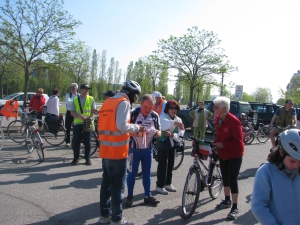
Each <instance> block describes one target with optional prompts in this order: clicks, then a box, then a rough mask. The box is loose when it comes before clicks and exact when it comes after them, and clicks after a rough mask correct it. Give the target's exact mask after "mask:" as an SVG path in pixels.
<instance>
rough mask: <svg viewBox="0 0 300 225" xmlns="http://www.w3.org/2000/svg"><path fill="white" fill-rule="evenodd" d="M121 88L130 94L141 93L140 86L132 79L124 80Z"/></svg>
mask: <svg viewBox="0 0 300 225" xmlns="http://www.w3.org/2000/svg"><path fill="white" fill-rule="evenodd" d="M122 90H127V91H129V92H130V93H132V94H137V95H140V94H141V86H140V85H139V84H138V83H137V82H136V81H133V80H127V81H125V82H124V84H123V85H122Z"/></svg>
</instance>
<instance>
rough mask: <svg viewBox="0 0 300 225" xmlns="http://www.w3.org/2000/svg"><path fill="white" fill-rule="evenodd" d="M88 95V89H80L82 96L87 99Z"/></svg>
mask: <svg viewBox="0 0 300 225" xmlns="http://www.w3.org/2000/svg"><path fill="white" fill-rule="evenodd" d="M87 94H88V90H87V89H80V95H81V96H82V97H85V96H86V95H87Z"/></svg>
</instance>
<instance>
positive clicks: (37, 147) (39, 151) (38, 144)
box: [34, 137, 45, 162]
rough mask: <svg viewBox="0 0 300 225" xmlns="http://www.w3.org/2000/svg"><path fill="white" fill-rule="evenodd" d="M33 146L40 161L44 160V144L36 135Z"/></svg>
mask: <svg viewBox="0 0 300 225" xmlns="http://www.w3.org/2000/svg"><path fill="white" fill-rule="evenodd" d="M34 146H35V150H36V152H37V155H38V157H39V160H40V162H44V159H45V155H44V145H43V143H41V141H40V140H39V138H38V137H36V138H35V139H34Z"/></svg>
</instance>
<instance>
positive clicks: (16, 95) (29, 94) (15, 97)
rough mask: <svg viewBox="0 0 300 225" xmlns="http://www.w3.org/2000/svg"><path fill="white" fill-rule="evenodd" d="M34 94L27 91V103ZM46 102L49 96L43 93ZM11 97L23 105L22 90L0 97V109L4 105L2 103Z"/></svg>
mask: <svg viewBox="0 0 300 225" xmlns="http://www.w3.org/2000/svg"><path fill="white" fill-rule="evenodd" d="M33 95H35V92H27V96H28V103H29V101H30V99H31V98H32V96H33ZM43 95H44V97H45V99H46V102H47V101H48V99H49V96H48V95H47V94H43ZM12 99H16V100H17V101H18V104H19V106H22V105H23V102H24V92H18V93H14V94H11V95H8V96H6V97H5V98H3V99H0V110H1V109H2V107H3V106H4V104H5V103H6V102H7V101H8V100H12Z"/></svg>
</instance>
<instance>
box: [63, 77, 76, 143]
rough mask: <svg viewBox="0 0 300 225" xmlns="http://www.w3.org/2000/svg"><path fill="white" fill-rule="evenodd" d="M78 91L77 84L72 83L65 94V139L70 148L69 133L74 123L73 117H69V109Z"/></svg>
mask: <svg viewBox="0 0 300 225" xmlns="http://www.w3.org/2000/svg"><path fill="white" fill-rule="evenodd" d="M77 90H78V84H77V83H72V84H71V86H70V92H69V93H67V94H66V108H67V112H66V121H65V127H66V130H67V132H66V133H67V137H66V146H67V147H70V146H71V144H70V142H71V141H70V132H71V125H72V123H73V121H74V117H73V116H72V115H71V107H72V105H73V100H74V98H75V97H76V96H77V95H78V94H77Z"/></svg>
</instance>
